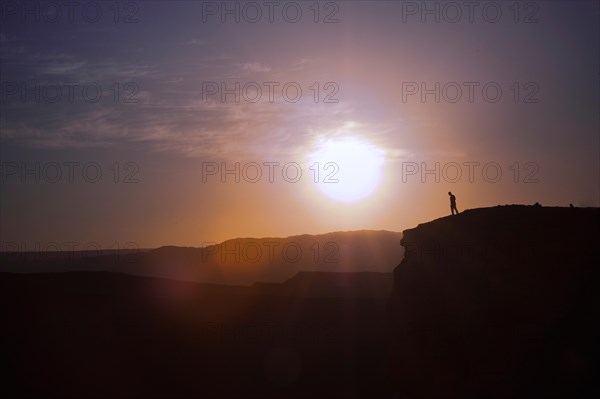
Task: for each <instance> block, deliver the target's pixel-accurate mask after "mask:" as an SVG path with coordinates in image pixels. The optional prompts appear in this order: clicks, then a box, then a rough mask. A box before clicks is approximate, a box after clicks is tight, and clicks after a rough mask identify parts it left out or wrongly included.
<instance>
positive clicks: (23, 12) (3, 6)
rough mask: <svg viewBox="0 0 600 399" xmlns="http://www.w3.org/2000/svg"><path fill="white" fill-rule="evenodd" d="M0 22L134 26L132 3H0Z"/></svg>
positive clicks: (134, 5) (136, 19)
mask: <svg viewBox="0 0 600 399" xmlns="http://www.w3.org/2000/svg"><path fill="white" fill-rule="evenodd" d="M0 21H1V22H2V23H9V22H17V23H20V24H70V25H75V24H97V23H101V22H112V23H114V24H137V23H139V22H140V3H139V2H136V1H39V0H37V1H31V0H21V1H10V0H2V1H0Z"/></svg>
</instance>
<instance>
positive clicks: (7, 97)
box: [0, 81, 140, 104]
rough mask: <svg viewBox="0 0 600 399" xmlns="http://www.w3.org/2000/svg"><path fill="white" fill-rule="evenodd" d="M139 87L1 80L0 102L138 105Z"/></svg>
mask: <svg viewBox="0 0 600 399" xmlns="http://www.w3.org/2000/svg"><path fill="white" fill-rule="evenodd" d="M139 91H140V86H139V85H138V84H137V83H136V82H112V83H110V84H101V83H98V82H78V81H74V82H45V83H40V82H32V81H3V82H2V83H0V102H1V103H38V104H39V103H43V104H54V103H63V104H65V103H66V104H74V103H78V102H82V103H88V104H89V103H98V102H101V101H103V102H111V103H118V104H137V103H139V102H140V98H139V96H138V93H139Z"/></svg>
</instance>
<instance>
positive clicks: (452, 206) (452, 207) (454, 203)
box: [448, 191, 458, 215]
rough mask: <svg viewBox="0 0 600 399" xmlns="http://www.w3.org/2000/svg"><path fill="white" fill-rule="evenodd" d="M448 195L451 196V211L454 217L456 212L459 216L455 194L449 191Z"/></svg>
mask: <svg viewBox="0 0 600 399" xmlns="http://www.w3.org/2000/svg"><path fill="white" fill-rule="evenodd" d="M448 195H449V196H450V211H451V212H452V214H453V215H454V211H456V214H457V215H458V209H456V197H455V196H454V194H452V192H451V191H448Z"/></svg>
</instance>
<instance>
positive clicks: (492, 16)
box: [401, 1, 541, 24]
mask: <svg viewBox="0 0 600 399" xmlns="http://www.w3.org/2000/svg"><path fill="white" fill-rule="evenodd" d="M401 3H402V23H408V22H415V21H418V22H421V23H423V24H427V23H436V24H440V23H446V24H456V23H461V22H467V23H470V24H482V23H486V24H496V23H499V22H503V21H510V22H512V23H515V24H519V23H521V24H537V23H539V22H540V10H541V6H540V3H538V2H533V1H500V2H497V1H402V2H401Z"/></svg>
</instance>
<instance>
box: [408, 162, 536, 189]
mask: <svg viewBox="0 0 600 399" xmlns="http://www.w3.org/2000/svg"><path fill="white" fill-rule="evenodd" d="M539 171H540V166H539V165H538V163H537V162H531V161H526V162H518V161H517V162H513V163H511V164H508V165H505V166H504V167H503V166H502V165H501V164H500V163H498V162H495V161H488V162H482V161H468V162H461V163H458V162H420V163H419V162H402V164H401V173H402V183H408V182H420V183H440V182H443V183H461V182H469V183H475V182H477V181H482V182H485V183H499V182H500V181H501V180H502V179H503V178H504V179H507V180H510V181H511V182H513V183H525V184H532V183H539V182H540V179H539V177H538V173H539Z"/></svg>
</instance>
